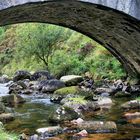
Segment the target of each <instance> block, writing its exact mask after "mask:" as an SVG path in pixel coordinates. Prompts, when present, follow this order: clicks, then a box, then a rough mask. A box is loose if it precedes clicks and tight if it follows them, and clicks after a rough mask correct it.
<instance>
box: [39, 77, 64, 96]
mask: <svg viewBox="0 0 140 140" xmlns="http://www.w3.org/2000/svg"><path fill="white" fill-rule="evenodd" d="M39 86H40V89H42V92H44V93H45V92H54V91H55V90H57V89H60V88H63V87H65V84H64V82H62V81H60V80H57V79H52V80H43V81H40V82H39Z"/></svg>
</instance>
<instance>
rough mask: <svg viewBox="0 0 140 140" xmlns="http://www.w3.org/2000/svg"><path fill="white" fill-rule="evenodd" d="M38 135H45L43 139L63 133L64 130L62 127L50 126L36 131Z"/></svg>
mask: <svg viewBox="0 0 140 140" xmlns="http://www.w3.org/2000/svg"><path fill="white" fill-rule="evenodd" d="M36 132H37V133H39V134H41V135H43V137H44V138H45V137H52V136H55V135H58V134H61V133H62V128H61V127H60V126H49V127H44V128H39V129H37V130H36Z"/></svg>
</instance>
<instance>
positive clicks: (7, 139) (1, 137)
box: [0, 129, 19, 140]
mask: <svg viewBox="0 0 140 140" xmlns="http://www.w3.org/2000/svg"><path fill="white" fill-rule="evenodd" d="M0 140H19V138H18V136H17V135H16V134H14V133H9V132H6V131H4V130H2V129H0Z"/></svg>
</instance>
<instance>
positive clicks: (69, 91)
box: [54, 86, 80, 95]
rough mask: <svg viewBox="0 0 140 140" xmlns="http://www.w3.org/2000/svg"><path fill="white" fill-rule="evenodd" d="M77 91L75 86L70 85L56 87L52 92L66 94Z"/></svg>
mask: <svg viewBox="0 0 140 140" xmlns="http://www.w3.org/2000/svg"><path fill="white" fill-rule="evenodd" d="M79 92H80V90H79V88H78V87H77V86H71V87H64V88H61V89H58V90H56V91H55V92H54V94H60V95H67V94H77V93H79Z"/></svg>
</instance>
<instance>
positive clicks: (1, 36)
mask: <svg viewBox="0 0 140 140" xmlns="http://www.w3.org/2000/svg"><path fill="white" fill-rule="evenodd" d="M4 36H5V29H4V28H3V27H0V41H2V40H3V39H4Z"/></svg>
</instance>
